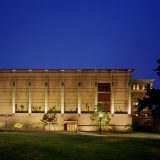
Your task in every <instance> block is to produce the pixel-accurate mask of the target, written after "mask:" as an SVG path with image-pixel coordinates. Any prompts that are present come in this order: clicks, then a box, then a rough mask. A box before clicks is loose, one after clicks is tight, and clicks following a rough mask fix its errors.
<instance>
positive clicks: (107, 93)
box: [98, 83, 111, 112]
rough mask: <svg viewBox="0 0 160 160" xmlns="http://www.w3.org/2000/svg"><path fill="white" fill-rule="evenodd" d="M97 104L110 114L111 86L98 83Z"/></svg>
mask: <svg viewBox="0 0 160 160" xmlns="http://www.w3.org/2000/svg"><path fill="white" fill-rule="evenodd" d="M98 103H101V104H103V105H104V106H105V107H106V110H107V111H108V112H110V104H111V84H110V83H98Z"/></svg>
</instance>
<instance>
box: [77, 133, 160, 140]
mask: <svg viewBox="0 0 160 160" xmlns="http://www.w3.org/2000/svg"><path fill="white" fill-rule="evenodd" d="M78 134H80V135H86V136H98V137H106V136H109V137H136V138H149V139H160V134H157V135H152V133H151V135H150V134H149V133H146V134H145V133H144V134H139V133H130V134H125V133H123V134H119V133H115V134H114V133H106V134H97V133H92V132H78Z"/></svg>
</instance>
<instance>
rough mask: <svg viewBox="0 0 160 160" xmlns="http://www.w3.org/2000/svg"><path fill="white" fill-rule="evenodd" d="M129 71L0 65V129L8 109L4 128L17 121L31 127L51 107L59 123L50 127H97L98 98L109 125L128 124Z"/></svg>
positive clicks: (123, 127) (121, 127) (115, 127)
mask: <svg viewBox="0 0 160 160" xmlns="http://www.w3.org/2000/svg"><path fill="white" fill-rule="evenodd" d="M131 74H132V70H131V69H98V70H94V69H90V70H86V69H82V70H68V69H66V70H0V115H1V122H0V129H4V127H5V124H4V123H3V117H4V116H5V115H10V116H8V117H9V118H8V122H7V123H8V124H7V127H8V129H13V125H14V124H15V123H17V122H20V123H23V124H24V127H23V129H25V130H26V129H32V124H33V123H36V122H40V120H41V119H42V117H43V114H44V113H46V112H47V110H48V109H49V108H51V107H55V108H56V110H57V124H56V125H55V126H54V127H52V129H54V130H81V131H93V130H97V127H96V126H94V125H93V123H92V121H91V119H90V112H92V111H94V109H95V106H96V105H97V104H98V103H101V104H103V105H104V106H105V108H106V110H107V111H108V113H109V116H110V118H111V121H110V124H109V125H110V127H109V129H112V130H128V129H130V127H129V126H131V124H132V116H131V114H132V100H131V99H132V97H131V96H132V91H131V90H132V87H133V85H132V79H131ZM42 128H43V126H40V127H39V129H42ZM46 129H47V128H46ZM104 129H106V128H104Z"/></svg>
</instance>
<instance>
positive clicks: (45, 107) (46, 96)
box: [44, 82, 48, 113]
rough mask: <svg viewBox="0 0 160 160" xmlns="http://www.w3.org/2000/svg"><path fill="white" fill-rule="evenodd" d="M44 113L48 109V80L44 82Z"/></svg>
mask: <svg viewBox="0 0 160 160" xmlns="http://www.w3.org/2000/svg"><path fill="white" fill-rule="evenodd" d="M44 92H45V93H44V103H45V105H44V113H47V111H48V82H45V91H44Z"/></svg>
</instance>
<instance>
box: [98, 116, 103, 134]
mask: <svg viewBox="0 0 160 160" xmlns="http://www.w3.org/2000/svg"><path fill="white" fill-rule="evenodd" d="M102 116H103V114H102V113H100V114H99V134H101V132H102V128H101V125H102V124H101V121H102Z"/></svg>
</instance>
